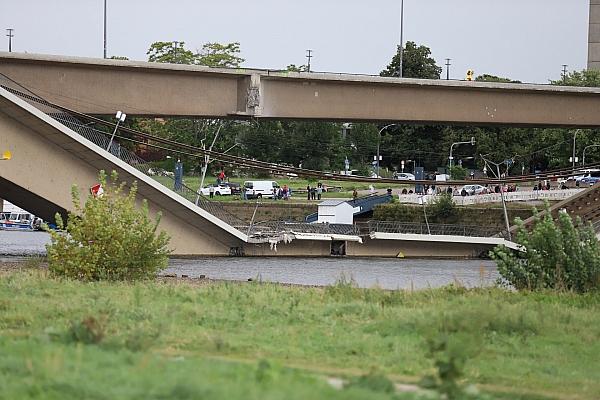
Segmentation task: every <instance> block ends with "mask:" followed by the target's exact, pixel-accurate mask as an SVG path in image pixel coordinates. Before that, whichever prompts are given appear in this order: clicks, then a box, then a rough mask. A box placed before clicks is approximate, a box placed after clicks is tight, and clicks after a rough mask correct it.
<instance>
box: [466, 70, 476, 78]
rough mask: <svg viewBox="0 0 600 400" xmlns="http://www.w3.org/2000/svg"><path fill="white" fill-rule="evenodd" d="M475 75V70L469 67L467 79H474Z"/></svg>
mask: <svg viewBox="0 0 600 400" xmlns="http://www.w3.org/2000/svg"><path fill="white" fill-rule="evenodd" d="M473 75H475V72H474V71H473V70H472V69H468V70H467V80H468V81H472V80H473Z"/></svg>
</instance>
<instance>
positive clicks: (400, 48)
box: [398, 0, 404, 78]
mask: <svg viewBox="0 0 600 400" xmlns="http://www.w3.org/2000/svg"><path fill="white" fill-rule="evenodd" d="M398 53H399V56H400V67H399V68H398V77H399V78H402V77H403V76H404V66H403V57H404V0H400V46H398Z"/></svg>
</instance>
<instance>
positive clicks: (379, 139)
mask: <svg viewBox="0 0 600 400" xmlns="http://www.w3.org/2000/svg"><path fill="white" fill-rule="evenodd" d="M394 125H397V124H388V125H386V126H384V127H383V128H381V129H380V130H379V133H378V134H377V156H376V157H377V160H376V161H377V177H378V178H379V159H380V157H381V156H380V155H379V145H380V143H381V132H383V131H384V130H386V129H387V128H389V127H390V126H394Z"/></svg>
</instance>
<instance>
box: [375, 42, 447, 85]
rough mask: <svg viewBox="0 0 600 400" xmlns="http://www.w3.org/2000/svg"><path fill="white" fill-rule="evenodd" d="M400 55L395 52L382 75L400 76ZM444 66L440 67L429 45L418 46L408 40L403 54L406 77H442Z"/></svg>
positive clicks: (403, 67)
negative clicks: (432, 55)
mask: <svg viewBox="0 0 600 400" xmlns="http://www.w3.org/2000/svg"><path fill="white" fill-rule="evenodd" d="M399 70H400V55H399V54H395V55H394V57H393V58H392V61H391V63H390V64H389V65H388V66H387V68H386V69H385V70H383V71H381V74H380V75H381V76H399ZM441 73H442V67H438V66H437V65H436V63H435V60H434V59H433V57H431V49H430V48H429V47H427V46H424V45H421V46H417V44H416V43H415V42H411V41H408V42H406V46H405V48H404V52H403V54H402V76H403V77H404V78H421V79H440V74H441Z"/></svg>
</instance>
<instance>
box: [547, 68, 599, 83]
mask: <svg viewBox="0 0 600 400" xmlns="http://www.w3.org/2000/svg"><path fill="white" fill-rule="evenodd" d="M550 82H551V83H552V84H553V85H560V86H586V87H600V71H598V70H595V69H588V70H585V69H584V70H583V71H581V72H579V71H573V72H569V73H567V75H566V76H564V77H563V78H562V79H559V80H556V81H550Z"/></svg>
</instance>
